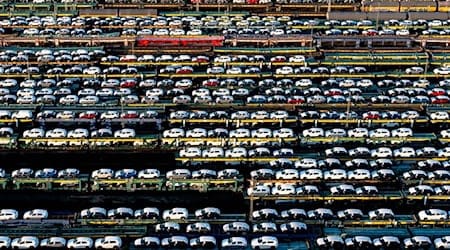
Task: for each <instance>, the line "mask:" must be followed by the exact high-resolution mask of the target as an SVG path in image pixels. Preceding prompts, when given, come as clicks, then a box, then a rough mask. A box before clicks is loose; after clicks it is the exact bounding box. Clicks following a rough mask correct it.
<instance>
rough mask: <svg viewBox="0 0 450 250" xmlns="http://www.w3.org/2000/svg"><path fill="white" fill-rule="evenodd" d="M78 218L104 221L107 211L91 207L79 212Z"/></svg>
mask: <svg viewBox="0 0 450 250" xmlns="http://www.w3.org/2000/svg"><path fill="white" fill-rule="evenodd" d="M80 217H81V218H82V219H106V218H107V211H106V209H104V208H102V207H91V208H89V209H83V210H81V212H80Z"/></svg>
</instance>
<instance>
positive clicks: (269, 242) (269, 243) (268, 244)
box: [251, 236, 278, 250]
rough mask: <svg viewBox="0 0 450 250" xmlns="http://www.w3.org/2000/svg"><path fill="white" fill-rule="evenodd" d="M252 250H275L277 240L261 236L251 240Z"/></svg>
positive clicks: (272, 237)
mask: <svg viewBox="0 0 450 250" xmlns="http://www.w3.org/2000/svg"><path fill="white" fill-rule="evenodd" d="M251 246H252V249H256V250H258V249H277V248H278V239H277V238H276V237H274V236H261V237H258V238H254V239H252V240H251Z"/></svg>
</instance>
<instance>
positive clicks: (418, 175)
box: [403, 169, 428, 180]
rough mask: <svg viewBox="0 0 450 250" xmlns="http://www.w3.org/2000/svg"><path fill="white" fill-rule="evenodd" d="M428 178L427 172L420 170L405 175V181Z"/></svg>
mask: <svg viewBox="0 0 450 250" xmlns="http://www.w3.org/2000/svg"><path fill="white" fill-rule="evenodd" d="M427 178H428V174H427V172H425V171H423V170H419V169H413V170H409V171H406V172H404V173H403V179H405V180H420V179H427Z"/></svg>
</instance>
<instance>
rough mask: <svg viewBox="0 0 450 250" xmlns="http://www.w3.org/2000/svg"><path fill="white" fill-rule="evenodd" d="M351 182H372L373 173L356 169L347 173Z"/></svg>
mask: <svg viewBox="0 0 450 250" xmlns="http://www.w3.org/2000/svg"><path fill="white" fill-rule="evenodd" d="M347 178H348V179H349V180H370V179H371V173H370V170H367V169H355V170H351V171H348V172H347Z"/></svg>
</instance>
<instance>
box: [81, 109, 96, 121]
mask: <svg viewBox="0 0 450 250" xmlns="http://www.w3.org/2000/svg"><path fill="white" fill-rule="evenodd" d="M97 116H98V113H97V112H96V111H86V112H81V113H80V115H79V116H78V118H80V119H95V118H97Z"/></svg>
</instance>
